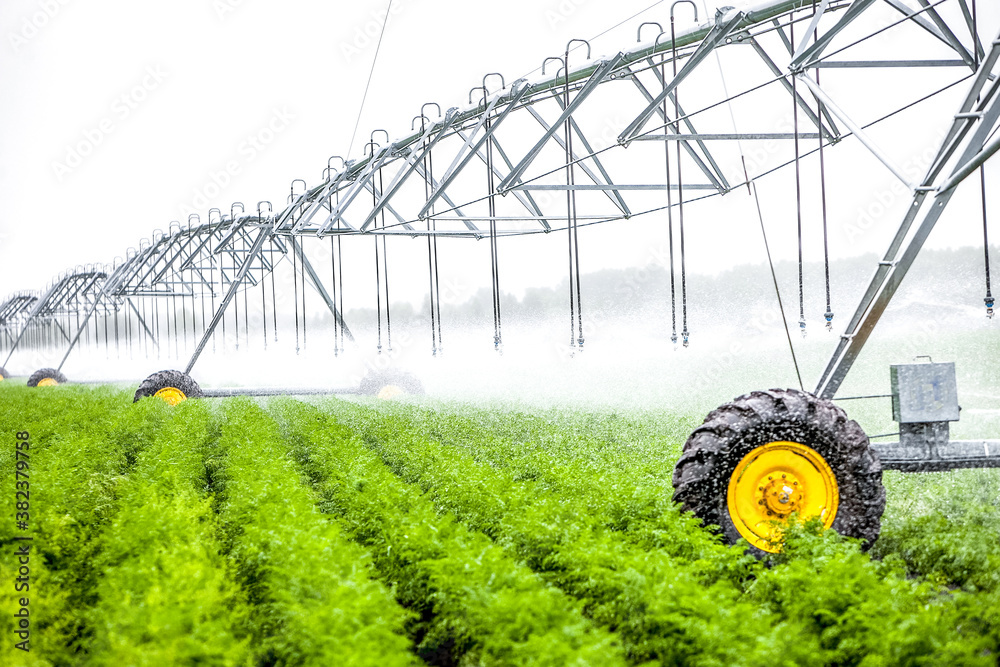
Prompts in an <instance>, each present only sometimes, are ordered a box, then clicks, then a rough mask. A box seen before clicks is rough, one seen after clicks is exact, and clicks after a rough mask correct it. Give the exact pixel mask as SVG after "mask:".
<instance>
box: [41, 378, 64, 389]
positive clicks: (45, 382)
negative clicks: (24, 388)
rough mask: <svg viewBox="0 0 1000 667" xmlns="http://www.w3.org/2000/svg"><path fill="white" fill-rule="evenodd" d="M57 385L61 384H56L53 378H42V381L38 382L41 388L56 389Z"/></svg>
mask: <svg viewBox="0 0 1000 667" xmlns="http://www.w3.org/2000/svg"><path fill="white" fill-rule="evenodd" d="M57 384H59V383H58V382H56V381H55V380H53V379H52V378H42V379H41V380H39V381H38V385H37V386H39V387H54V386H56V385H57Z"/></svg>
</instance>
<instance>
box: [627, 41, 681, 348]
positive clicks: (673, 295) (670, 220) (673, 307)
mask: <svg viewBox="0 0 1000 667" xmlns="http://www.w3.org/2000/svg"><path fill="white" fill-rule="evenodd" d="M643 25H647V24H645V23H644V24H643ZM648 25H655V26H656V27H658V28H660V34H658V35H657V36H656V39H655V40H653V46H654V48H655V47H656V46H658V45H659V43H660V38H661V37H663V36H664V35H666V32H665V31H664V30H663V28H662V27H661V26H660V24H659V23H650V24H648ZM639 31H640V33H641V31H642V26H639ZM639 37H640V35H639V34H637V35H636V40H637V41H638V39H639ZM659 74H660V83H661V85H663V86H666V85H667V62H666V58H664V59H662V60H661V61H660V70H659ZM662 113H663V120H664V122H666V119H667V118H669V115H668V113H667V98H663V107H662ZM667 129H668V126H667V125H664V128H663V131H664V132H667ZM663 162H664V172H665V184H666V191H667V250H668V256H669V258H670V342H671V343H673V345H674V349H677V288H676V285H675V276H676V270H675V269H674V202H673V192H672V184H671V182H670V142H669V141H664V142H663Z"/></svg>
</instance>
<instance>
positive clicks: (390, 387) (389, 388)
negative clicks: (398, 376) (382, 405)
mask: <svg viewBox="0 0 1000 667" xmlns="http://www.w3.org/2000/svg"><path fill="white" fill-rule="evenodd" d="M402 393H403V390H402V389H400V388H399V387H397V386H396V385H394V384H387V385H386V386H384V387H382V388H381V389H379V390H378V394H376V396H378V397H379V398H381V399H382V400H383V401H388V400H390V399H393V398H396V397H397V396H399V395H400V394H402Z"/></svg>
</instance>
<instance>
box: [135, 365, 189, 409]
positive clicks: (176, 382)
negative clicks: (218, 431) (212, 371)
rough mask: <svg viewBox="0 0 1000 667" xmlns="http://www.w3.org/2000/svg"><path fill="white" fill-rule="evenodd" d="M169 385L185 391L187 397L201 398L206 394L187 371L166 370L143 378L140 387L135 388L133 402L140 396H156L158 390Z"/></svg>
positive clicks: (136, 401)
mask: <svg viewBox="0 0 1000 667" xmlns="http://www.w3.org/2000/svg"><path fill="white" fill-rule="evenodd" d="M169 387H172V388H174V389H177V390H178V391H181V392H183V393H184V396H185V397H186V398H200V397H201V396H203V395H204V394H203V393H202V391H201V387H200V386H198V383H197V382H195V381H194V378H192V377H191V376H190V375H188V374H187V373H184V372H182V371H173V370H166V371H159V372H156V373H153V374H152V375H150V376H149V377H147V378H146V379H145V380H143V381H142V383H141V384H140V385H139V388H138V389H136V390H135V398H133V399H132V402H133V403H138V402H139V399H140V398H146V397H148V396H155V395H156V392H158V391H160V390H161V389H167V388H169Z"/></svg>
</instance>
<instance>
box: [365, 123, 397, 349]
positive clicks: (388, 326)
mask: <svg viewBox="0 0 1000 667" xmlns="http://www.w3.org/2000/svg"><path fill="white" fill-rule="evenodd" d="M376 132H382V133H383V134H385V143H386V145H388V144H389V133H388V132H386V131H385V130H372V131H371V134H370V135H369V136H368V139H369V142H370V143H372V144H375V145H376V146H377V145H378V144H376V143H375V133H376ZM372 155H373V159H374V151H373V152H372ZM382 190H383V183H382V168H381V167H379V170H378V189H377V190H376V188H375V180H374V179H372V205H373V206H377V205H378V195H379V193H380V192H382ZM379 218H381V220H382V230H383V232H384V231H385V207H384V206H383V207H382V210H381V211H380V212H379ZM375 248H376V250H375V252H376V253H377V252H378V237H377V236H376V237H375ZM382 277H383V281H384V282H385V340H386V349H387V350H388V351H389V352H392V316H391V311H390V307H389V251H388V248H387V246H386V235H385V233H383V234H382Z"/></svg>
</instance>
